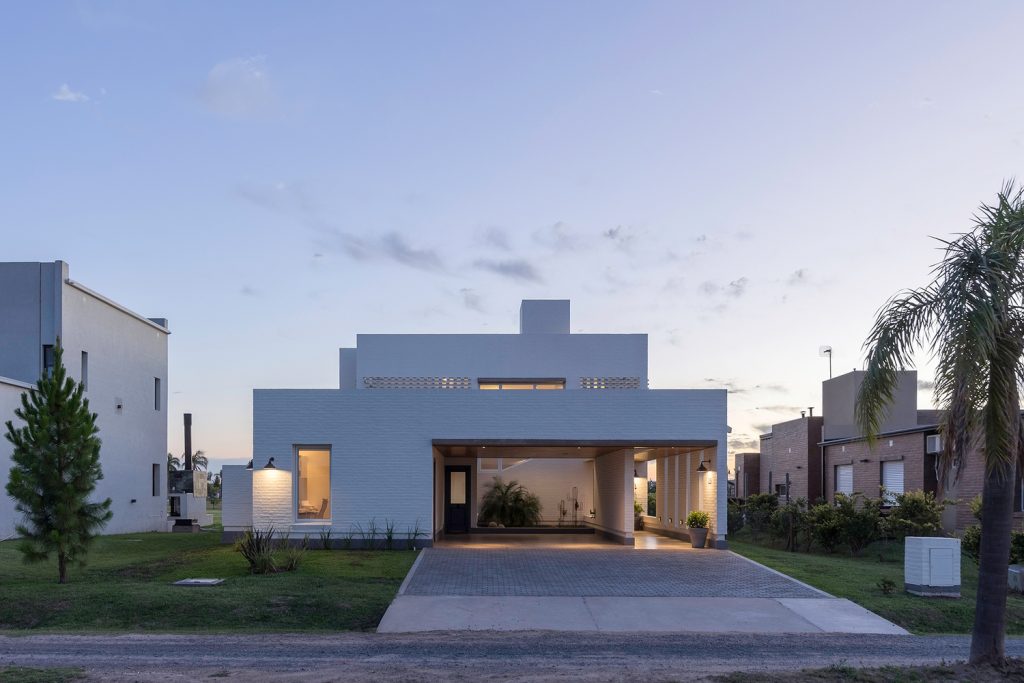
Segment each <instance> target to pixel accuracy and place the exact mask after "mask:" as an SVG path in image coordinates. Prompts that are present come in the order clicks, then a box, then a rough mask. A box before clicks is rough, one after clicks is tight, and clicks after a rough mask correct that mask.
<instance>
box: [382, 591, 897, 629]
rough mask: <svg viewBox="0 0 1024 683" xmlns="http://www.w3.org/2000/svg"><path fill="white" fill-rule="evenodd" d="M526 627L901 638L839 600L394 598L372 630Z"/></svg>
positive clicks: (884, 623)
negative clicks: (887, 636)
mask: <svg viewBox="0 0 1024 683" xmlns="http://www.w3.org/2000/svg"><path fill="white" fill-rule="evenodd" d="M529 630H550V631H605V632H631V633H636V632H662V633H664V632H674V633H686V632H696V631H700V632H704V633H875V634H886V635H907V631H905V630H904V629H902V628H900V627H899V626H896V625H895V624H893V623H891V622H889V621H886V620H885V619H882V618H881V617H879V616H878V615H876V614H874V613H872V612H869V611H868V610H866V609H864V608H863V607H860V606H859V605H856V604H854V603H852V602H850V601H849V600H844V599H839V598H694V597H688V598H686V597H677V598H666V597H656V598H647V597H644V598H638V597H573V596H551V597H534V596H420V595H399V596H398V597H396V598H395V600H394V602H392V603H391V606H390V607H389V608H388V610H387V612H386V613H385V614H384V618H383V619H382V620H381V622H380V625H379V626H378V627H377V631H378V632H379V633H411V632H418V631H529Z"/></svg>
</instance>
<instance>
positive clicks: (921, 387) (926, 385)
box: [917, 379, 935, 391]
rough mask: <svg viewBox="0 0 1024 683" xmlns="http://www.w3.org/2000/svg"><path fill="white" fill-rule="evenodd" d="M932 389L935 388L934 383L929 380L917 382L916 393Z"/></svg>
mask: <svg viewBox="0 0 1024 683" xmlns="http://www.w3.org/2000/svg"><path fill="white" fill-rule="evenodd" d="M934 388H935V382H933V381H931V380H927V379H919V380H917V390H918V391H931V390H932V389H934Z"/></svg>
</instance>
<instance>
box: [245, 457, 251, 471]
mask: <svg viewBox="0 0 1024 683" xmlns="http://www.w3.org/2000/svg"><path fill="white" fill-rule="evenodd" d="M245 469H247V470H251V469H252V458H249V464H248V465H246V466H245Z"/></svg>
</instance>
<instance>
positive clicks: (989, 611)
mask: <svg viewBox="0 0 1024 683" xmlns="http://www.w3.org/2000/svg"><path fill="white" fill-rule="evenodd" d="M941 241H942V242H943V245H944V247H943V251H944V254H943V258H942V260H941V261H940V262H939V263H938V264H936V266H935V267H934V270H933V280H932V282H931V283H930V284H928V285H926V286H925V287H922V288H919V289H912V290H908V291H905V292H902V293H900V294H899V295H897V296H896V297H894V298H892V299H890V300H889V302H888V303H887V304H886V305H885V306H884V307H883V308H882V310H881V311H880V312H879V314H878V318H877V320H876V321H875V324H874V326H873V327H872V329H871V333H870V335H869V337H868V340H867V342H866V343H865V347H867V349H868V356H867V368H866V373H865V376H864V381H863V383H862V384H861V387H860V392H859V395H858V398H857V408H856V411H857V421H858V422H859V424H860V426H861V428H862V429H863V431H864V433H865V434H867V435H868V438H869V439H874V438H875V437H876V435H877V434H878V430H879V427H880V425H881V422H882V419H883V414H884V412H885V410H886V408H887V406H888V405H890V404H891V403H892V399H893V395H894V392H895V389H896V385H897V383H898V381H899V380H898V374H897V373H898V372H899V371H901V370H903V369H905V368H907V367H908V366H910V365H911V363H912V353H913V352H914V350H915V349H916V348H918V347H920V346H924V347H927V348H928V349H929V350H931V352H932V353H933V354H934V358H935V359H936V374H935V399H936V402H937V403H938V405H939V407H940V408H942V409H944V411H945V416H944V417H943V421H942V425H941V431H942V434H943V442H944V450H943V452H942V454H941V455H940V456H939V465H940V470H941V471H940V472H939V474H940V478H941V479H942V480H947V478H949V476H950V474H951V473H952V477H953V479H954V480H955V478H956V477H957V476H958V474H959V473H960V472H961V471H962V470H963V467H962V465H963V463H964V461H965V459H966V458H967V457H968V454H970V453H974V454H975V455H974V457H982V458H984V462H985V479H984V491H983V495H982V512H981V525H982V536H981V554H980V558H979V569H978V593H977V602H976V606H975V613H974V631H973V636H972V639H971V658H970V661H971V663H972V664H978V663H984V662H999V661H1001V660H1003V659H1004V658H1005V655H1006V651H1005V635H1006V588H1007V566H1008V564H1009V558H1010V530H1011V526H1012V517H1013V493H1014V483H1015V480H1016V471H1017V465H1018V463H1019V462H1020V461H1021V458H1022V456H1024V434H1022V425H1021V411H1020V382H1021V381H1024V360H1022V358H1021V355H1022V353H1024V189H1014V185H1013V183H1012V182H1011V183H1007V184H1006V185H1004V187H1003V190H1002V191H1001V192H1000V193H999V195H998V198H997V201H996V202H995V204H994V205H993V206H985V205H983V206H982V207H981V208H980V210H979V212H978V214H977V215H976V216H975V225H974V227H973V228H972V229H971V230H970V231H969V232H966V233H964V234H961V235H959V236H957V237H956V239H954V240H952V241H948V242H947V241H945V240H941Z"/></svg>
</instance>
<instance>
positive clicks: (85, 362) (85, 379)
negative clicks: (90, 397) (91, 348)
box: [82, 351, 89, 391]
mask: <svg viewBox="0 0 1024 683" xmlns="http://www.w3.org/2000/svg"><path fill="white" fill-rule="evenodd" d="M82 389H83V390H84V391H89V352H88V351H82Z"/></svg>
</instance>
